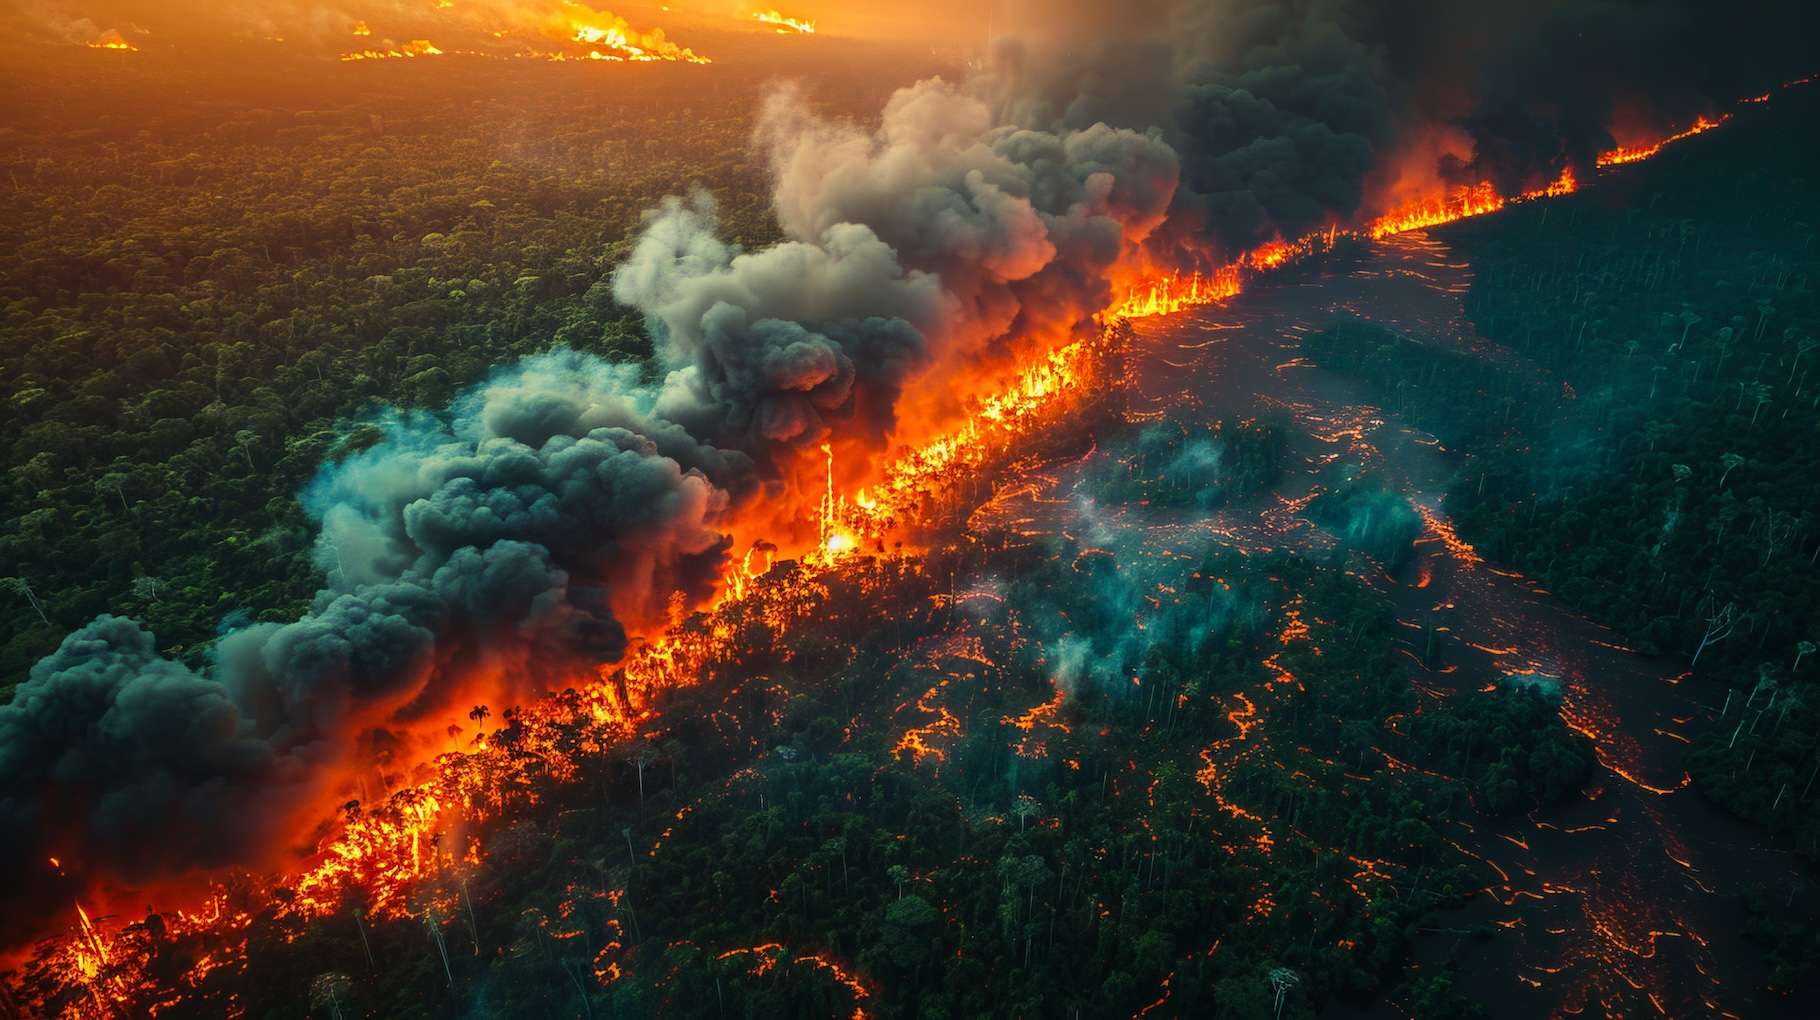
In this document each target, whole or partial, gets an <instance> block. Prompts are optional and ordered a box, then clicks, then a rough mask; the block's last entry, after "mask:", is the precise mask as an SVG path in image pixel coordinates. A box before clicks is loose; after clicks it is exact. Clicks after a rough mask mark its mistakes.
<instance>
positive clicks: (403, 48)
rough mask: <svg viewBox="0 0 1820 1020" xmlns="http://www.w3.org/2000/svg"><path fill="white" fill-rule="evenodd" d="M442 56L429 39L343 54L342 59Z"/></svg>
mask: <svg viewBox="0 0 1820 1020" xmlns="http://www.w3.org/2000/svg"><path fill="white" fill-rule="evenodd" d="M440 56H442V50H440V49H437V48H436V44H435V43H432V42H430V40H428V39H412V40H411V41H410V42H407V43H404V44H402V45H397V46H387V47H386V48H385V49H383V50H373V49H368V50H357V51H355V52H353V53H343V54H342V55H341V59H342V60H400V59H410V58H413V57H440Z"/></svg>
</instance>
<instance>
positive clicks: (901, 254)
mask: <svg viewBox="0 0 1820 1020" xmlns="http://www.w3.org/2000/svg"><path fill="white" fill-rule="evenodd" d="M808 109H809V104H808V102H807V100H806V98H805V97H803V96H802V95H800V94H798V93H797V92H796V91H795V90H794V89H789V88H784V89H780V90H778V91H776V92H775V93H773V94H772V95H771V96H770V97H769V98H768V99H767V100H766V102H765V104H764V108H763V112H762V115H761V117H760V126H759V132H758V138H759V142H760V144H761V145H762V146H763V147H764V149H765V151H766V152H767V154H768V155H769V157H770V161H771V165H772V168H773V172H774V175H775V187H774V191H773V197H774V202H775V206H776V210H777V217H778V222H779V224H780V225H781V226H782V227H783V231H784V234H785V235H786V238H787V240H786V241H784V242H783V243H782V244H779V245H777V246H775V247H772V248H769V249H766V250H764V251H761V252H752V253H741V252H737V251H735V250H734V249H733V248H731V247H730V246H728V245H726V244H725V243H724V242H721V241H719V240H718V239H717V238H716V237H715V234H714V230H715V221H714V216H713V207H712V205H711V203H708V202H706V201H705V200H703V199H700V198H698V199H696V200H694V201H692V202H690V203H683V202H679V201H672V202H670V203H668V204H666V205H665V207H664V208H663V209H662V210H661V211H660V212H659V213H658V214H657V215H656V217H655V218H654V219H653V221H652V222H651V223H650V224H649V226H648V228H647V230H646V232H645V235H644V237H643V239H642V240H641V241H640V243H639V244H638V246H637V248H636V249H635V251H634V253H633V255H632V257H631V259H630V260H629V261H628V262H627V263H626V265H624V266H622V267H621V268H620V269H619V271H618V272H617V273H616V274H615V277H614V292H615V295H616V296H617V297H618V298H619V300H621V301H623V302H626V303H628V304H631V305H634V306H636V307H638V308H640V309H642V310H644V311H645V312H646V313H647V315H648V316H649V317H650V320H651V324H652V328H653V331H654V333H655V334H657V336H658V338H659V342H660V347H661V348H662V350H663V358H664V362H665V364H664V367H665V368H666V369H668V371H669V375H668V378H667V379H666V381H665V384H664V390H663V395H662V397H661V398H660V401H659V404H658V408H659V410H660V411H661V412H662V413H663V414H664V415H666V416H667V417H669V418H670V419H672V420H675V421H679V422H684V423H687V424H688V425H689V426H690V427H691V430H692V431H695V432H697V433H698V434H701V435H704V436H709V437H713V439H714V441H715V442H717V443H718V444H721V445H726V446H732V447H735V448H741V449H749V450H750V449H753V443H754V442H755V441H757V440H762V441H764V442H765V443H767V444H769V449H768V451H766V452H761V453H756V454H755V456H760V457H767V456H768V457H776V456H778V455H779V449H778V447H779V445H780V444H781V445H782V446H784V447H786V448H797V449H800V448H801V447H802V446H804V445H807V444H810V443H820V442H821V441H823V440H824V439H826V438H828V436H829V434H830V432H832V433H834V435H835V439H836V441H837V442H839V443H843V444H846V447H847V448H848V449H849V450H852V451H853V452H855V453H858V454H860V455H862V459H861V463H862V464H863V455H865V454H870V453H874V452H876V451H877V450H879V449H881V448H882V447H883V446H884V442H885V440H886V439H887V438H890V437H892V436H894V435H895V436H896V437H897V438H900V439H901V438H903V436H902V429H900V428H899V425H900V418H901V417H902V416H904V415H905V414H906V413H909V414H912V415H914V417H915V418H916V420H917V423H918V425H919V427H920V428H923V429H929V428H932V427H933V426H934V425H936V424H939V423H940V422H941V421H942V420H944V419H945V418H946V417H947V416H949V415H951V414H952V413H953V412H954V410H955V409H956V408H957V407H958V406H959V405H960V403H961V401H962V399H963V398H965V397H966V396H967V395H968V390H967V386H968V383H972V384H974V385H986V384H989V382H990V378H991V369H992V367H994V366H995V365H998V364H1001V363H1003V362H1004V361H1005V360H1006V358H1007V356H1008V355H1010V354H1012V353H1014V352H1015V351H1016V350H1027V349H1029V348H1031V347H1035V346H1039V345H1042V344H1045V343H1053V342H1055V341H1057V340H1060V339H1067V338H1071V337H1073V336H1076V335H1078V334H1080V333H1081V332H1082V331H1083V330H1088V329H1093V328H1095V327H1094V317H1095V316H1096V315H1097V314H1098V313H1099V312H1101V311H1102V310H1103V309H1104V308H1105V307H1106V306H1107V304H1108V303H1109V301H1110V299H1111V290H1110V285H1109V282H1108V278H1109V275H1110V273H1111V271H1112V269H1113V267H1115V266H1116V265H1118V264H1119V263H1120V262H1121V260H1124V259H1127V258H1129V257H1131V255H1132V254H1133V253H1134V252H1135V251H1136V249H1137V246H1138V245H1139V244H1140V243H1141V242H1142V241H1143V240H1144V239H1145V238H1146V237H1148V236H1149V234H1150V232H1151V231H1153V230H1154V229H1156V228H1157V227H1158V226H1159V225H1160V224H1161V223H1162V222H1163V219H1164V216H1165V215H1166V213H1167V211H1168V207H1169V203H1170V202H1171V200H1172V198H1173V194H1174V189H1175V181H1176V175H1177V164H1176V159H1175V155H1174V153H1173V152H1172V151H1171V150H1170V149H1169V147H1168V146H1167V145H1165V144H1163V143H1162V142H1161V141H1160V140H1158V139H1157V138H1155V137H1153V136H1151V135H1148V134H1143V133H1139V132H1135V131H1130V130H1120V129H1113V128H1109V127H1107V126H1105V125H1103V124H1100V125H1091V126H1089V127H1087V128H1084V129H1081V130H1071V129H1068V130H1060V131H1053V132H1051V131H1033V130H1028V129H1023V128H1018V127H1015V126H1012V125H1005V124H1000V123H998V122H997V121H996V120H995V119H994V117H993V115H992V112H991V109H990V107H989V105H988V103H987V102H986V101H984V100H983V99H981V98H979V97H976V96H974V95H970V94H969V93H968V92H967V91H966V90H964V89H962V88H958V87H956V86H953V85H949V84H947V83H945V82H942V81H940V80H931V81H926V82H922V83H920V84H917V85H914V86H911V87H909V88H906V89H903V90H900V91H899V92H898V93H897V94H895V95H894V96H893V97H892V98H891V100H890V102H889V103H888V104H887V105H886V107H885V110H884V113H883V116H882V118H881V121H880V124H879V125H878V127H877V128H875V129H872V130H868V129H865V128H862V127H860V126H857V125H853V124H847V123H841V122H833V121H827V120H823V119H821V118H818V117H816V116H814V115H813V114H812V113H810V112H808Z"/></svg>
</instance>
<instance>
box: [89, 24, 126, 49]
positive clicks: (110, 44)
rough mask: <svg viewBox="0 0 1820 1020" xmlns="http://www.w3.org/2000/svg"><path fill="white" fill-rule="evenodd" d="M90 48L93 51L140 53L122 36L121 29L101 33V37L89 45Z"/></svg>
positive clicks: (111, 29)
mask: <svg viewBox="0 0 1820 1020" xmlns="http://www.w3.org/2000/svg"><path fill="white" fill-rule="evenodd" d="M88 48H89V49H91V50H119V51H120V52H122V53H137V52H139V47H137V46H134V45H133V44H132V43H130V42H127V41H126V37H125V36H123V35H121V34H120V31H119V29H114V28H110V29H108V30H107V31H105V32H103V33H101V35H100V36H99V37H97V38H96V39H95V40H94V41H93V42H91V43H89V44H88Z"/></svg>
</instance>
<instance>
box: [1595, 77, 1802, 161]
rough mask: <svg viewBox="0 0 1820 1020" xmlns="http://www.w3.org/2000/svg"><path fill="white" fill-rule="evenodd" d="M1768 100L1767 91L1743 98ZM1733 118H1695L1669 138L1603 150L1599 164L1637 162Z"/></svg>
mask: <svg viewBox="0 0 1820 1020" xmlns="http://www.w3.org/2000/svg"><path fill="white" fill-rule="evenodd" d="M1768 101H1769V95H1768V94H1767V93H1765V94H1764V95H1761V96H1752V97H1750V98H1749V99H1745V100H1742V102H1745V103H1763V102H1768ZM1731 119H1732V115H1731V114H1729V113H1724V114H1720V115H1719V116H1718V117H1717V118H1716V119H1715V118H1711V117H1705V116H1702V117H1699V118H1696V119H1695V120H1694V123H1693V126H1692V127H1690V128H1688V129H1687V130H1685V131H1677V132H1676V133H1674V134H1672V135H1669V136H1668V137H1667V138H1663V139H1661V140H1659V141H1655V142H1651V143H1649V144H1647V145H1636V146H1619V147H1618V148H1616V149H1612V150H1610V151H1608V152H1601V153H1599V165H1600V166H1622V165H1624V164H1625V163H1635V162H1638V161H1639V160H1645V159H1648V158H1650V157H1651V156H1654V155H1655V154H1656V153H1658V152H1661V151H1662V147H1663V146H1665V145H1673V144H1674V143H1676V142H1678V141H1681V140H1682V139H1684V138H1692V137H1693V136H1695V135H1697V134H1701V133H1703V132H1706V131H1711V130H1712V129H1713V128H1716V127H1719V126H1720V125H1723V124H1724V123H1725V122H1726V121H1729V120H1731Z"/></svg>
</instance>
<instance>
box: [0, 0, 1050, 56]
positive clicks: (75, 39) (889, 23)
mask: <svg viewBox="0 0 1820 1020" xmlns="http://www.w3.org/2000/svg"><path fill="white" fill-rule="evenodd" d="M439 2H440V3H445V4H446V5H447V6H446V7H444V8H441V9H439V8H438V6H437V5H438V3H439ZM1071 6H1072V5H1071V4H1068V3H1036V2H1033V0H917V2H893V0H674V2H673V3H670V4H668V5H664V4H660V3H632V2H627V3H614V2H611V0H603V2H599V3H596V4H594V5H592V8H591V9H592V10H593V11H595V12H604V13H611V14H616V15H618V16H620V17H622V18H624V19H625V20H626V21H627V22H629V23H630V24H631V26H632V27H633V28H634V29H636V30H638V31H649V30H651V29H653V28H664V29H666V30H667V31H668V32H669V33H670V34H671V35H672V36H675V37H676V38H677V40H678V41H679V42H683V43H685V44H686V43H687V41H688V40H687V38H686V35H685V34H684V33H686V31H687V30H688V29H689V28H691V27H696V28H700V27H703V26H712V27H734V26H745V25H750V24H752V22H751V20H750V19H751V15H752V14H753V13H754V12H756V11H760V10H768V9H776V10H778V11H780V12H781V13H783V14H785V15H788V16H790V17H794V18H801V19H810V20H813V21H815V22H816V23H817V26H818V31H819V32H820V33H821V34H830V35H862V36H871V37H887V38H905V37H916V38H922V39H949V40H952V41H955V42H959V43H962V44H963V45H965V44H966V41H967V40H969V39H971V40H975V41H978V42H984V41H985V40H986V39H987V38H988V37H989V36H990V34H992V33H994V32H1001V31H1003V30H1004V29H1005V27H1006V25H1008V24H1009V23H1010V22H1011V21H1012V20H1013V19H1017V18H1020V16H1029V15H1030V14H1031V13H1032V12H1043V14H1044V15H1045V16H1054V17H1056V18H1061V19H1067V18H1070V17H1071V16H1072V14H1071V12H1070V11H1069V7H1071ZM666 7H667V9H666ZM0 9H10V12H11V14H12V17H13V18H15V19H19V20H22V21H23V22H24V23H25V27H26V29H27V31H28V32H30V33H31V34H33V35H35V36H38V37H40V38H42V39H43V41H46V42H51V41H64V42H71V43H85V42H89V41H92V37H93V36H96V35H98V34H100V33H102V32H105V31H107V30H109V29H112V30H115V31H118V32H120V33H122V34H123V35H124V36H125V37H127V38H128V39H132V40H134V41H135V42H138V43H145V42H151V43H152V44H153V45H156V42H157V40H158V39H159V38H160V37H164V38H172V39H174V38H180V37H185V36H190V37H198V36H217V35H222V34H227V35H233V34H242V35H246V36H251V37H255V38H267V37H271V36H275V35H276V36H283V37H284V38H286V39H287V40H292V41H324V42H327V41H333V40H338V39H343V38H346V37H348V36H349V35H350V34H351V31H350V30H351V28H352V26H353V25H354V24H355V23H356V22H365V23H366V24H367V25H368V26H369V27H370V28H371V29H372V32H373V36H374V37H375V38H385V37H391V38H410V37H414V36H419V35H424V36H428V35H430V34H431V33H433V32H434V31H435V30H436V29H437V28H438V27H442V28H443V29H444V30H445V31H455V30H456V29H455V28H454V27H453V26H470V27H479V28H489V29H491V28H498V27H505V26H506V25H509V24H514V23H517V24H524V23H529V22H549V21H555V20H558V19H561V18H564V17H566V16H568V15H570V14H574V13H576V12H577V11H578V10H583V9H585V8H583V7H582V5H571V4H569V3H567V2H566V0H225V2H223V0H13V2H10V3H4V4H0Z"/></svg>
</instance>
